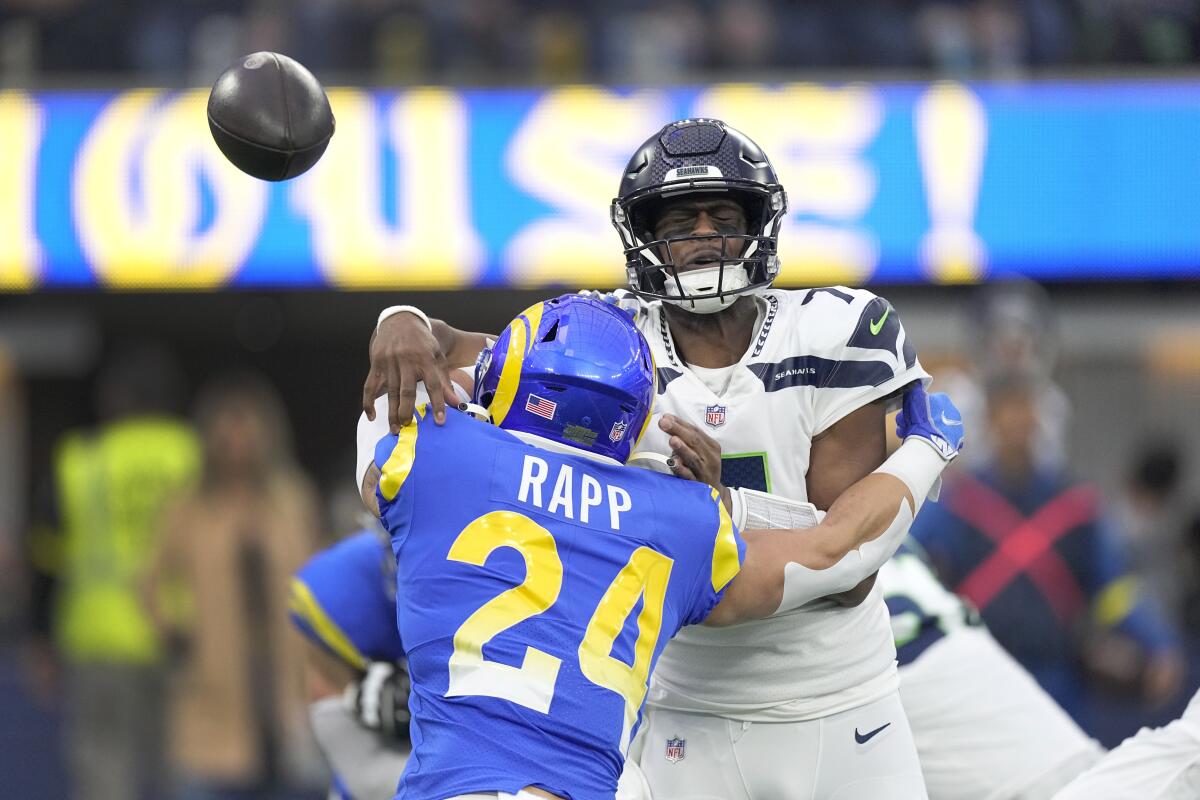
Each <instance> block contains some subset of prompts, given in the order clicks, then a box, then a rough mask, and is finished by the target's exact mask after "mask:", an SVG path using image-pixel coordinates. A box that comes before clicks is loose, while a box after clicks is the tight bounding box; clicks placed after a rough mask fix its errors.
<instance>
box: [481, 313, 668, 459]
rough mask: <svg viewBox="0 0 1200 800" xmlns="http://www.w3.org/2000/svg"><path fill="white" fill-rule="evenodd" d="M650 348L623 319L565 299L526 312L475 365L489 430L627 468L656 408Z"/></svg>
mask: <svg viewBox="0 0 1200 800" xmlns="http://www.w3.org/2000/svg"><path fill="white" fill-rule="evenodd" d="M654 376H655V373H654V358H653V356H652V355H651V354H650V345H649V344H648V343H647V342H646V339H645V337H644V336H642V334H641V332H640V331H639V330H638V329H637V328H636V327H635V326H634V324H633V321H632V320H631V319H630V318H629V315H627V314H626V313H625V312H624V311H621V310H620V309H619V308H617V307H615V306H612V305H610V304H608V303H605V302H602V301H600V300H594V299H592V298H589V297H582V296H580V295H574V294H568V295H563V296H562V297H556V298H554V299H553V300H546V301H545V302H541V303H538V304H536V305H533V306H530V307H529V308H527V309H525V311H523V312H522V313H521V315H520V316H518V317H517V318H516V319H514V320H513V321H512V322H511V323H509V325H508V327H507V328H505V330H504V333H502V334H500V338H499V339H497V340H496V343H495V344H494V345H493V346H492V347H490V348H488V349H486V350H484V351H483V353H481V354H480V356H479V361H478V362H477V363H476V365H475V396H474V401H475V403H476V404H477V405H479V406H482V407H483V408H484V409H486V410H487V412H488V414H489V416H490V417H491V420H492V423H493V424H495V425H496V426H498V427H500V428H503V429H504V430H508V431H521V432H524V433H531V434H534V435H536V436H541V437H543V438H545V439H549V440H551V441H554V442H559V443H561V444H565V445H569V446H571V447H578V448H581V449H584V450H590V451H591V452H593V453H598V454H600V455H603V456H608V457H609V458H613V459H616V460H617V461H619V462H621V463H622V464H624V463H625V461H626V460H627V459H628V458H629V456H630V454H631V453H632V452H633V450H634V447H635V445H636V444H637V442H638V440H639V439H641V437H642V434H643V433H645V431H646V427H647V425H648V424H649V421H650V413H651V410H652V407H653V404H654V394H655V383H654Z"/></svg>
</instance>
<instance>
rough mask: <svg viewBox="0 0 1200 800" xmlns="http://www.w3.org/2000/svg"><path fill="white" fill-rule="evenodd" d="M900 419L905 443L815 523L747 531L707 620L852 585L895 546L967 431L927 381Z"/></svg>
mask: <svg viewBox="0 0 1200 800" xmlns="http://www.w3.org/2000/svg"><path fill="white" fill-rule="evenodd" d="M897 427H898V429H899V433H900V435H901V438H903V439H904V444H902V445H901V446H900V448H899V449H898V450H897V451H896V452H895V453H893V454H892V455H891V457H889V458H888V459H887V460H886V461H885V462H884V463H883V464H882V465H881V466H880V467H879V468H878V469H876V470H874V471H873V472H871V473H870V474H869V475H867V476H865V477H864V478H863V479H862V480H860V481H857V482H856V483H854V484H853V485H852V486H850V487H849V488H848V489H847V490H846V491H844V492H842V493H841V494H840V495H839V496H838V498H837V500H835V501H834V503H833V505H832V506H831V507H830V509H829V511H828V512H827V513H826V515H825V518H824V519H823V520H822V521H821V522H820V523H819V524H818V525H817V526H816V527H814V528H808V529H804V530H785V531H775V532H767V531H748V532H746V533H745V534H744V538H745V539H746V543H747V547H746V556H745V559H744V561H743V564H742V568H741V571H740V572H739V573H738V574H737V576H736V577H735V578H733V580H732V582H731V583H730V584H729V585H728V586H727V587H726V589H725V594H724V596H723V598H722V599H721V602H720V603H719V604H718V605H717V606H716V608H715V609H714V610H713V612H712V613H711V614H710V615H709V617H708V618H707V619H706V620H705V623H706V624H709V625H729V624H733V623H735V622H741V621H744V620H748V619H759V618H762V617H767V616H771V615H772V614H776V613H779V612H782V611H788V610H791V609H794V608H799V607H800V606H802V605H804V604H805V603H808V602H811V601H813V600H816V599H817V598H820V597H827V596H829V595H831V594H835V593H837V592H843V591H846V590H848V589H851V588H853V587H854V586H856V585H858V584H859V583H860V582H861V581H862V580H863V579H864V578H866V577H867V576H869V575H872V574H874V573H875V571H876V570H878V569H879V568H880V567H881V566H882V565H883V564H884V562H886V561H887V559H888V558H890V557H891V555H892V554H893V553H895V551H896V548H897V547H899V546H900V542H901V541H902V540H903V538H904V535H905V534H906V533H907V532H908V528H909V526H910V525H911V524H912V520H913V518H914V517H915V516H916V513H917V511H918V510H919V509H920V506H921V504H922V502H923V501H924V499H925V497H926V496H927V495H928V494H929V493H930V492H931V491H932V490H933V489H934V487H935V485H936V483H937V480H938V478H939V477H940V476H941V472H942V470H943V469H944V468H945V466H946V465H947V464H948V463H949V462H950V461H951V460H952V459H953V458H954V457H956V456H957V455H958V452H959V450H960V449H961V447H962V439H963V436H962V423H961V420H960V419H959V415H958V410H957V409H955V408H954V406H953V404H951V403H950V401H949V398H947V397H946V396H945V395H932V396H929V395H926V394H925V391H924V389H923V388H922V386H921V384H920V383H917V384H916V385H915V386H914V387H912V388H910V389H909V391H908V392H907V393H906V394H905V398H904V411H903V412H902V413H901V414H900V415H899V416H898V417H897Z"/></svg>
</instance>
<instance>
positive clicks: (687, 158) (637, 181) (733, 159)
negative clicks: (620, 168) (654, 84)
mask: <svg viewBox="0 0 1200 800" xmlns="http://www.w3.org/2000/svg"><path fill="white" fill-rule="evenodd" d="M680 129H691V130H692V132H696V131H699V133H698V135H699V136H700V137H701V140H703V141H702V144H700V145H697V146H696V147H695V148H694V149H692V150H687V151H686V152H683V151H681V150H679V148H678V147H677V152H678V154H677V155H676V154H674V153H668V152H667V144H666V142H667V138H669V135H670V132H671V131H672V130H676V132H679V130H680ZM699 129H707V130H699ZM683 134H684V135H688V131H686V130H684V131H683ZM664 137H665V138H664ZM704 137H707V139H706V140H705V139H704ZM703 142H706V143H703ZM714 142H716V144H714ZM679 147H683V145H680V146H679ZM699 151H704V152H699ZM718 164H719V165H720V166H718ZM731 164H733V166H732V167H731V166H730V165H731ZM659 176H661V178H660V177H659ZM695 195H705V196H711V197H713V198H721V197H726V198H728V199H730V200H733V201H735V202H736V203H737V204H738V205H740V206H741V207H742V209H743V211H744V212H745V215H746V229H745V232H744V233H728V232H717V233H711V234H710V233H705V234H701V235H690V234H689V235H684V236H668V237H664V238H656V237H655V235H654V223H655V221H656V216H657V213H658V212H659V211H661V210H662V209H663V207H664V206H666V205H667V204H669V203H670V202H671V201H674V200H677V199H680V198H685V197H692V196H695ZM786 213H787V195H786V193H785V192H784V190H783V187H782V186H781V185H780V184H779V183H778V180H777V178H776V177H775V173H774V170H773V169H772V168H771V166H770V163H769V162H768V161H767V160H766V157H765V155H763V154H762V153H761V151H760V150H759V149H758V148H757V145H754V144H753V142H750V141H749V140H748V139H746V138H745V137H744V136H743V135H742V134H739V133H737V132H735V131H733V129H731V128H728V127H727V126H724V124H723V123H719V122H717V121H715V120H684V121H682V122H679V123H673V124H672V125H669V126H667V127H666V128H664V129H663V132H662V133H660V135H659V136H658V137H655V138H654V139H651V140H649V141H648V142H647V143H646V144H645V145H643V148H642V150H640V151H639V152H638V154H636V155H635V156H634V158H633V160H631V161H630V166H629V167H628V168H627V170H626V174H625V179H624V180H623V181H622V185H621V193H620V195H619V196H618V197H617V198H616V199H615V200H614V201H613V203H612V207H611V218H612V223H613V226H614V227H615V228H616V229H617V232H618V234H619V235H620V237H621V243H622V245H623V247H624V252H625V267H626V275H627V277H628V280H629V286H630V289H632V290H633V291H634V292H635V293H637V294H639V295H641V296H642V297H646V298H649V299H657V300H662V301H664V302H667V303H672V304H674V305H677V306H679V307H681V308H683V309H685V310H687V311H691V312H693V313H699V314H711V313H714V312H717V311H720V310H722V309H724V308H727V307H729V306H730V305H732V304H733V303H734V302H736V301H737V299H738V297H740V296H741V295H742V294H746V293H748V292H753V291H755V290H757V289H759V288H764V287H767V286H770V285H771V283H772V282H773V281H774V280H775V277H776V276H777V275H778V274H779V259H778V255H777V246H778V236H779V226H780V223H781V222H782V220H783V217H784V215H785V214H786ZM701 239H703V240H710V241H712V242H713V244H714V249H715V250H716V251H717V253H718V256H717V257H715V258H713V259H712V260H711V263H710V264H709V265H707V266H703V267H695V265H694V263H693V265H692V268H690V269H677V268H676V262H677V250H678V245H679V244H680V243H682V242H685V241H696V240H701Z"/></svg>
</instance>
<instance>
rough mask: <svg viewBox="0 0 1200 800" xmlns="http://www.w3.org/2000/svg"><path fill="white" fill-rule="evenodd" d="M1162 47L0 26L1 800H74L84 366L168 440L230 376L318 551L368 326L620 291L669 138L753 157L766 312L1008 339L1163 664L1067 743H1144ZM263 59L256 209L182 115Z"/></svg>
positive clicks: (1173, 170)
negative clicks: (69, 629)
mask: <svg viewBox="0 0 1200 800" xmlns="http://www.w3.org/2000/svg"><path fill="white" fill-rule="evenodd" d="M1198 48H1200V3H1197V2H1194V1H1193V0H940V1H938V0H925V1H924V2H922V1H921V0H909V1H908V2H903V1H902V0H867V1H866V2H859V3H853V4H847V3H833V2H820V1H815V2H796V3H785V2H778V1H772V0H727V1H726V2H703V1H695V0H675V1H674V2H666V3H655V4H647V3H640V2H630V0H610V2H603V3H601V2H590V1H589V2H575V3H563V2H554V1H553V0H449V1H443V2H437V3H433V2H424V1H423V0H414V1H413V2H400V1H399V0H292V2H286V3H285V2H281V1H276V0H260V1H258V2H247V0H174V1H173V2H148V1H145V0H121V2H113V1H112V0H6V1H5V2H0V87H2V88H0V147H2V152H3V157H2V158H0V575H3V578H2V579H0V787H3V788H0V794H2V795H4V796H6V797H20V798H43V797H45V798H51V797H55V798H57V797H65V796H71V794H72V790H71V789H70V788H69V774H70V772H69V770H68V762H69V761H70V759H69V758H68V753H69V752H71V746H70V745H69V742H71V741H73V740H72V739H71V736H72V735H73V734H72V731H71V724H72V719H73V718H74V712H75V709H74V708H72V707H71V703H70V702H68V698H71V697H72V693H71V692H70V691H68V689H67V688H66V687H67V685H68V684H67V681H68V676H69V672H70V671H69V669H64V668H62V667H63V660H64V658H67V657H68V656H69V654H64V653H63V652H62V648H63V644H62V637H61V635H60V636H59V637H58V638H57V639H56V638H55V636H54V635H52V633H51V632H52V631H53V630H55V628H56V624H57V625H61V620H59V621H58V623H56V621H55V620H56V615H61V614H62V613H63V612H62V604H61V602H58V600H59V598H61V596H62V583H63V578H64V576H63V575H62V574H61V568H62V565H63V557H62V553H61V550H62V548H61V547H56V545H55V542H61V541H62V534H63V530H62V528H63V526H64V525H66V524H67V523H66V522H65V521H64V515H63V513H62V509H61V505H62V498H61V494H62V491H63V490H62V487H61V486H60V485H59V484H60V483H61V480H60V479H58V478H56V473H58V472H60V471H61V468H62V464H61V463H59V462H58V460H59V459H61V458H62V457H63V456H62V450H61V449H60V448H59V443H61V442H62V441H63V437H64V435H66V434H67V433H68V432H69V431H72V430H79V429H84V430H92V431H95V430H97V427H96V426H97V425H98V424H99V423H101V422H102V419H101V417H100V414H101V405H99V404H98V403H99V401H100V400H102V399H103V398H102V397H100V395H102V394H103V392H102V391H101V388H102V381H100V380H99V376H101V375H103V374H105V373H104V369H105V367H106V365H110V364H112V363H113V359H114V358H118V357H119V356H120V354H121V353H123V352H126V351H127V348H129V347H131V346H141V345H145V344H147V343H152V344H154V345H156V346H157V347H158V348H159V349H160V355H161V353H162V352H169V353H170V355H171V357H173V358H174V359H175V361H176V363H177V365H178V368H179V371H180V380H181V382H180V384H179V387H180V388H181V391H182V393H181V394H180V395H179V397H178V401H177V402H176V403H175V406H176V410H177V411H178V412H179V413H181V414H184V415H188V414H191V413H192V412H193V411H194V410H195V407H194V399H195V398H196V397H197V395H198V393H199V392H200V391H201V390H202V388H203V387H204V386H206V385H207V384H209V382H210V381H211V380H213V379H216V378H219V377H220V376H222V375H224V374H227V373H228V372H229V371H230V370H238V371H241V372H243V373H246V372H252V373H254V374H256V375H259V376H262V377H264V378H265V380H266V381H267V382H268V383H269V385H270V386H271V387H273V390H274V391H275V392H277V393H278V396H279V397H280V398H281V400H282V405H283V408H284V409H285V410H286V419H285V420H282V422H283V424H284V425H285V426H286V427H287V432H288V438H290V439H291V440H292V441H293V442H294V450H295V455H296V460H297V463H298V465H299V469H300V470H301V471H303V472H304V473H306V474H307V476H309V478H310V479H311V481H312V484H313V485H314V486H315V487H316V492H317V497H318V498H319V507H320V519H319V523H318V524H317V525H316V527H317V528H318V530H317V534H318V535H319V536H320V537H322V538H324V539H326V540H329V539H332V538H335V537H337V536H338V535H342V534H346V533H348V532H350V531H352V530H354V528H355V525H356V522H355V514H356V513H357V508H356V503H355V498H354V495H353V487H352V485H351V482H350V474H351V471H350V467H351V459H352V457H351V452H352V447H353V445H352V438H353V433H352V431H353V426H354V422H355V418H356V417H357V415H358V408H359V397H360V392H361V384H362V379H363V378H364V377H365V372H366V368H367V343H368V339H369V336H370V332H371V329H372V325H373V322H374V319H375V315H376V313H377V312H378V311H379V309H380V308H382V307H383V306H385V305H391V304H393V303H397V302H406V303H413V304H415V305H418V306H420V307H421V308H423V309H425V310H426V311H427V312H428V313H429V314H430V315H431V316H436V317H441V318H444V319H446V320H447V321H449V322H451V323H452V324H455V325H458V326H460V327H465V328H468V329H475V330H497V329H498V328H499V327H500V326H501V325H502V324H503V323H504V322H505V321H507V320H508V319H509V318H510V317H511V315H512V314H513V313H514V312H515V311H516V310H518V309H520V308H522V307H524V306H525V305H526V304H528V302H530V301H532V300H533V299H537V298H540V297H542V296H545V295H547V294H551V293H556V292H558V291H559V290H560V289H574V288H579V287H585V286H588V287H605V288H607V287H612V286H616V285H620V284H621V283H622V280H623V278H622V269H621V267H622V258H621V253H620V250H619V242H618V240H617V237H616V235H615V233H614V232H613V231H612V229H611V228H610V227H609V225H608V221H607V215H608V203H609V201H610V199H611V198H612V195H613V193H614V191H615V189H616V185H617V180H618V177H619V172H620V170H621V168H622V166H623V165H624V163H625V160H626V158H627V157H628V155H629V154H630V153H631V152H632V151H633V150H634V148H635V147H636V146H637V145H638V144H640V143H641V142H642V141H643V139H645V138H646V137H647V136H648V135H650V134H651V133H652V132H653V131H654V130H656V129H657V128H658V127H659V126H660V125H661V124H663V123H665V122H666V121H669V120H670V119H673V118H677V117H682V116H687V115H700V116H715V117H719V118H722V119H725V120H726V121H728V122H729V123H730V124H732V125H734V126H735V127H738V128H740V129H742V130H743V131H745V132H746V133H747V134H749V135H750V136H751V137H752V138H754V139H755V140H757V141H758V142H759V144H761V145H762V146H763V148H764V149H765V150H766V151H767V153H768V154H770V155H771V157H772V158H773V160H774V162H775V165H776V167H777V169H778V170H779V172H780V174H781V176H782V178H783V182H784V185H785V187H786V188H787V190H788V192H789V196H790V201H791V209H792V210H791V213H790V214H789V217H788V219H787V221H786V222H785V224H784V231H783V234H782V241H781V253H782V255H783V278H782V280H781V284H782V285H785V286H788V287H806V286H823V285H830V284H849V285H856V286H866V287H869V288H871V289H873V290H874V291H876V292H877V293H880V294H883V295H885V296H886V297H888V298H889V299H890V300H891V301H892V302H893V304H894V305H895V307H896V308H897V309H898V311H899V312H900V314H901V316H902V318H903V320H904V323H905V325H906V327H907V328H908V330H909V333H910V336H911V338H912V340H913V341H914V342H915V343H916V344H917V346H918V348H919V350H920V353H921V357H922V361H923V362H924V363H925V364H926V366H927V367H929V368H931V370H932V371H933V372H934V373H935V376H938V377H940V376H942V375H943V374H945V375H947V376H949V375H950V373H951V372H953V373H955V374H956V375H958V376H959V377H961V376H962V375H963V374H967V375H968V376H969V375H975V376H981V375H986V373H987V371H988V368H989V365H990V363H991V360H992V359H995V358H1000V357H1002V356H1000V355H998V354H997V353H995V352H994V351H993V349H992V347H991V344H992V343H994V341H995V340H996V337H998V336H1004V335H1007V334H1008V333H1011V332H1014V331H1015V332H1016V333H1014V335H1017V336H1023V337H1024V341H1025V342H1026V343H1028V344H1030V345H1031V346H1032V350H1031V352H1030V353H1029V357H1030V359H1031V360H1032V362H1033V363H1034V364H1035V366H1036V368H1037V369H1039V370H1041V372H1042V374H1043V375H1044V377H1046V378H1047V379H1048V380H1050V381H1052V382H1053V383H1054V384H1057V386H1058V387H1060V388H1061V390H1062V393H1063V396H1064V397H1065V400H1066V403H1065V404H1061V405H1060V406H1056V409H1057V411H1056V412H1055V413H1056V414H1058V416H1057V418H1056V420H1055V421H1054V424H1058V425H1059V426H1060V430H1061V433H1062V440H1063V448H1064V449H1063V452H1064V454H1065V459H1066V464H1067V467H1068V469H1069V470H1070V471H1071V472H1073V473H1074V474H1076V475H1078V476H1079V477H1081V478H1083V479H1086V480H1089V481H1093V482H1095V483H1096V484H1098V485H1099V486H1100V487H1101V488H1102V490H1103V492H1104V496H1105V498H1106V500H1107V506H1108V508H1109V510H1110V512H1111V515H1112V518H1113V519H1114V520H1115V521H1116V523H1117V527H1118V528H1119V529H1120V530H1121V531H1122V532H1123V533H1122V536H1123V537H1124V538H1123V541H1124V545H1125V547H1126V548H1127V551H1128V554H1129V559H1130V563H1131V565H1132V569H1133V570H1134V571H1135V573H1136V575H1137V577H1138V578H1139V579H1140V586H1141V587H1142V591H1143V592H1145V593H1147V594H1148V595H1150V596H1152V597H1153V598H1154V600H1155V602H1158V603H1159V605H1160V607H1161V612H1162V614H1164V615H1165V617H1166V618H1167V619H1168V620H1169V621H1170V623H1171V624H1172V625H1173V626H1174V628H1175V629H1176V631H1177V633H1178V636H1179V639H1180V641H1181V642H1182V643H1183V644H1182V648H1183V650H1182V652H1183V653H1184V654H1185V661H1186V663H1187V664H1188V665H1189V666H1188V670H1187V673H1188V674H1187V676H1186V677H1185V678H1184V679H1183V681H1182V683H1181V685H1179V687H1178V691H1177V692H1176V693H1175V694H1173V695H1172V696H1171V698H1170V699H1167V700H1163V699H1162V698H1161V697H1160V698H1157V699H1158V702H1156V703H1150V702H1148V701H1147V700H1146V699H1145V698H1144V697H1143V696H1142V695H1140V694H1139V693H1138V692H1137V691H1132V692H1131V691H1124V692H1120V691H1118V692H1105V691H1103V690H1102V689H1100V688H1097V689H1095V692H1094V693H1093V695H1092V696H1093V698H1094V708H1095V709H1096V713H1095V714H1094V715H1093V716H1092V717H1090V719H1092V720H1093V722H1092V723H1091V724H1092V726H1093V727H1092V732H1093V733H1094V734H1095V735H1097V736H1099V737H1101V738H1102V739H1103V740H1104V742H1105V743H1106V744H1108V745H1112V744H1115V743H1116V742H1117V741H1119V740H1120V739H1121V738H1122V737H1123V736H1124V735H1127V734H1129V733H1131V732H1132V731H1133V730H1136V728H1137V727H1138V726H1139V725H1141V724H1146V723H1153V722H1160V721H1162V720H1164V719H1169V718H1170V717H1172V716H1174V715H1175V714H1176V713H1177V712H1178V711H1179V709H1180V707H1181V703H1182V701H1183V699H1184V698H1186V697H1188V696H1190V694H1191V692H1192V691H1194V689H1195V687H1196V686H1197V684H1198V683H1200V674H1197V666H1196V664H1197V660H1196V658H1195V654H1196V652H1197V649H1198V648H1197V642H1200V580H1198V579H1200V468H1198V467H1197V464H1196V458H1195V453H1196V451H1197V448H1198V447H1200V311H1198V309H1200V224H1197V217H1198V212H1200V205H1198V203H1197V200H1196V197H1197V186H1200V147H1197V143H1198V142H1200V71H1198V70H1197V69H1196V60H1197V53H1198ZM264 49H270V50H277V51H280V52H285V53H287V54H289V55H291V56H293V57H294V58H296V59H297V60H299V61H300V62H302V63H304V64H306V65H307V66H308V67H309V68H310V69H312V70H313V71H314V72H315V73H316V74H317V76H318V77H319V78H321V79H322V80H323V81H324V82H325V84H326V86H327V87H331V88H330V97H331V101H332V103H333V106H334V111H335V114H336V116H337V122H338V128H337V133H336V135H335V136H334V138H333V140H332V142H331V144H330V146H329V149H328V152H327V153H326V155H325V158H324V159H323V161H322V162H321V163H320V164H318V165H317V167H315V168H314V169H313V170H312V171H311V172H310V173H308V174H306V175H304V176H302V177H301V178H299V179H297V180H294V181H292V182H289V183H286V184H276V185H268V184H264V183H259V182H256V181H254V180H252V179H250V178H248V177H246V176H244V175H242V174H240V173H238V172H236V171H235V170H234V169H233V168H232V167H231V166H229V165H228V164H226V163H225V162H224V160H223V159H222V157H221V155H220V153H219V152H218V151H217V150H216V148H215V146H214V145H213V143H212V141H211V139H210V137H209V133H208V129H207V127H206V124H205V120H204V113H203V112H204V104H205V101H206V98H207V88H206V87H207V86H208V85H209V84H211V82H212V81H213V80H214V79H215V77H216V76H217V75H218V74H219V73H220V72H221V71H222V70H223V69H224V68H225V67H226V66H228V64H229V63H230V62H232V61H233V60H234V59H235V58H236V57H237V56H239V55H240V54H243V53H246V52H251V51H255V50H264ZM193 87H204V88H193ZM1014 287H1015V288H1014ZM1065 408H1069V411H1070V413H1069V415H1068V414H1066V413H1062V412H1063V411H1064V409H1065ZM971 435H972V436H982V435H983V431H982V430H972V431H971ZM93 488H94V489H95V490H96V491H97V492H98V493H99V494H98V495H97V497H99V498H103V493H104V491H105V489H104V488H103V487H93ZM96 502H97V503H99V502H101V500H100V499H97V500H96ZM144 546H145V547H146V548H150V547H152V546H153V543H152V542H147V543H145V544H144ZM134 561H137V559H136V558H134ZM67 660H69V658H67ZM119 713H120V712H119V711H115V712H114V714H118V715H119ZM303 773H304V770H303V769H298V770H297V771H296V774H297V775H299V777H295V779H294V781H293V783H294V784H295V785H297V786H306V785H307V786H309V787H313V786H317V785H319V783H320V780H321V777H320V775H319V770H317V774H316V776H315V777H314V776H313V775H312V774H307V775H305V774H303ZM74 794H75V795H76V796H84V795H82V794H80V793H79V792H78V791H76V792H75V793H74ZM264 796H265V795H264ZM273 796H274V795H273ZM280 796H282V795H280ZM288 796H291V795H288ZM296 796H320V795H319V792H318V793H316V794H315V795H305V794H303V792H300V793H299V794H297V795H296Z"/></svg>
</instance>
